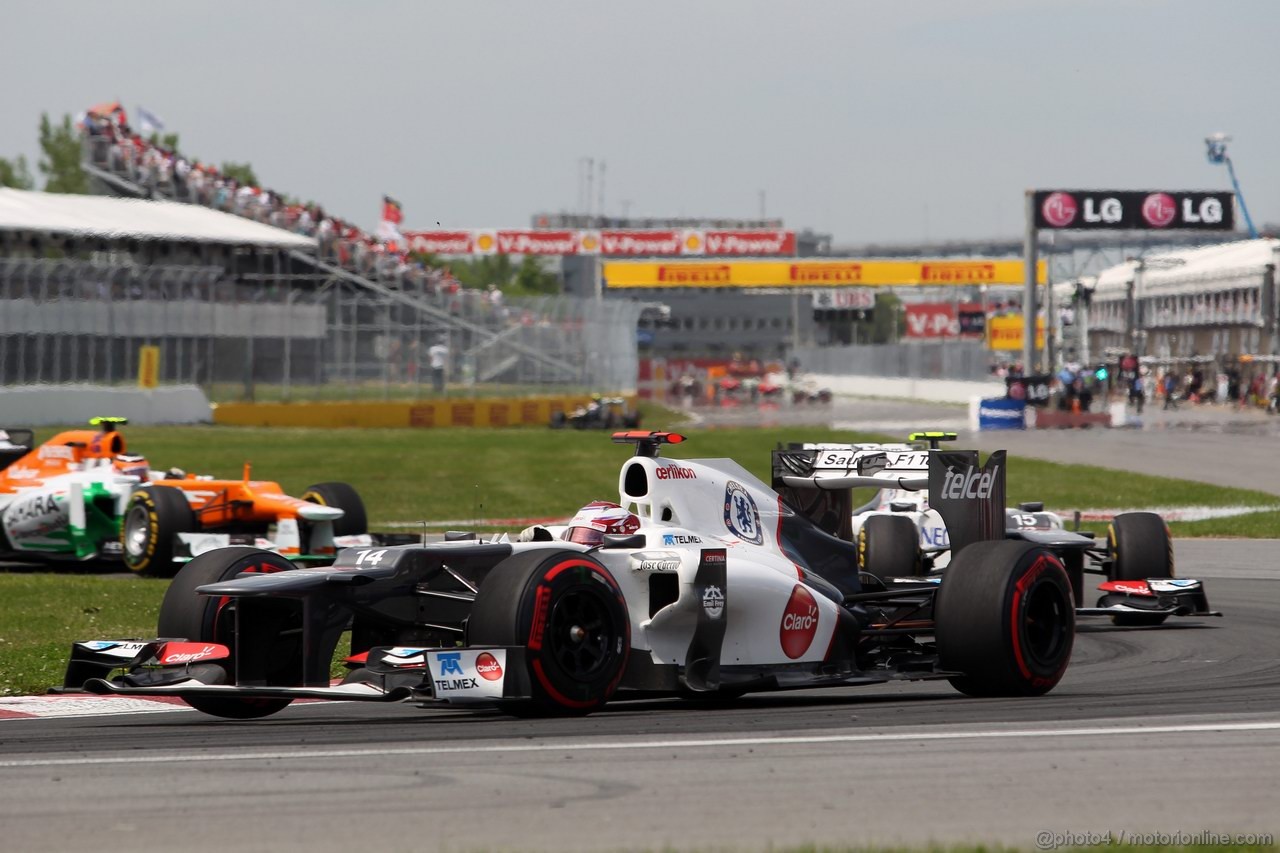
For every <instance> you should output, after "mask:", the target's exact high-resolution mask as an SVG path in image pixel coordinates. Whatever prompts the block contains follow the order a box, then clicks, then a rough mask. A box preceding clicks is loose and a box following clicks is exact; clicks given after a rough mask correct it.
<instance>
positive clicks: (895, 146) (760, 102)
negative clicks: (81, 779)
mask: <svg viewBox="0 0 1280 853" xmlns="http://www.w3.org/2000/svg"><path fill="white" fill-rule="evenodd" d="M0 26H3V28H4V30H6V31H7V32H6V33H5V38H4V43H5V47H4V49H3V50H0V75H2V76H0V79H4V80H6V81H7V83H6V86H5V87H4V92H3V94H0V105H3V109H2V110H0V115H2V116H3V117H4V119H3V122H2V123H0V156H4V157H15V156H17V155H19V154H25V155H26V157H27V159H28V161H29V163H30V164H31V166H32V169H33V170H34V168H35V161H36V159H37V157H38V145H37V142H36V139H37V127H38V124H39V120H40V115H41V113H42V112H48V113H50V114H51V115H52V116H54V117H55V118H57V117H60V116H61V115H62V114H64V113H69V114H72V115H74V114H76V113H78V112H80V111H82V110H84V109H85V108H87V107H88V106H90V105H92V104H95V103H99V102H102V101H108V100H120V101H121V102H122V103H123V104H124V105H125V107H126V108H127V109H128V110H129V111H130V113H131V114H132V113H135V112H136V109H137V107H138V106H139V105H141V106H144V107H146V108H147V109H148V110H149V111H151V112H153V113H155V114H157V115H158V116H160V117H161V118H162V119H163V120H164V122H165V124H166V130H168V131H174V132H177V133H178V134H179V135H180V137H181V147H182V149H183V151H184V152H185V153H187V154H189V155H191V156H194V157H198V158H200V159H202V160H210V161H214V162H217V163H221V162H225V161H236V162H244V161H247V162H249V163H251V164H252V165H253V166H254V169H255V170H256V172H257V175H258V177H259V179H260V180H261V181H262V182H263V184H264V185H266V186H267V187H270V188H272V189H275V190H277V191H279V192H283V193H285V194H287V195H290V196H294V197H298V198H301V199H304V200H314V201H317V202H320V203H321V204H323V205H324V206H325V207H326V208H327V209H328V210H329V211H330V212H332V213H333V214H335V215H337V216H340V217H343V218H346V219H350V220H353V221H355V222H357V223H359V224H361V225H363V226H365V227H367V228H372V227H374V225H375V224H376V221H377V219H378V217H379V211H380V206H381V199H382V196H383V195H384V194H389V195H391V196H394V197H395V198H397V199H399V200H400V201H401V203H402V204H403V206H404V214H405V222H404V227H405V228H406V229H429V228H435V227H436V224H437V223H439V224H440V227H444V228H492V227H524V226H527V225H528V224H529V222H530V218H531V216H532V215H533V214H534V213H535V212H539V211H551V212H558V211H575V210H581V209H582V208H583V207H584V206H585V203H586V202H585V201H584V197H585V196H586V193H585V184H584V181H583V177H582V175H583V162H584V158H588V157H590V158H593V159H594V161H595V162H596V163H597V164H598V163H599V162H600V161H603V162H604V164H605V167H604V187H603V193H601V191H600V189H601V188H600V185H599V183H598V178H597V182H596V183H595V184H594V186H593V191H592V193H591V194H590V205H591V207H592V209H593V210H595V211H596V212H599V211H601V210H602V211H603V212H604V213H605V214H606V215H612V216H620V215H623V214H624V213H629V214H630V215H631V216H655V217H661V216H689V217H741V218H753V217H757V216H759V215H760V214H761V212H762V210H763V212H764V213H765V215H767V216H768V217H771V218H782V219H783V220H784V221H785V223H786V225H787V226H788V227H792V228H796V229H803V228H812V229H814V230H817V231H820V232H824V233H829V234H831V235H833V237H834V240H835V242H836V244H837V245H858V244H865V243H912V242H918V241H939V240H963V239H970V238H973V239H983V238H999V237H1014V238H1016V237H1018V236H1020V235H1021V233H1022V229H1023V223H1022V216H1023V201H1022V197H1023V192H1024V191H1025V190H1026V189H1031V188H1040V189H1050V188H1096V189H1175V190H1176V189H1219V190H1221V189H1230V186H1231V184H1230V180H1229V178H1228V175H1227V171H1226V169H1225V167H1223V166H1220V165H1219V166H1214V165H1211V164H1209V163H1208V162H1207V161H1206V159H1205V156H1204V142H1203V140H1204V137H1205V136H1206V135H1207V134H1209V133H1214V132H1219V131H1222V132H1226V133H1229V134H1231V135H1232V137H1233V140H1232V142H1231V143H1230V145H1229V149H1228V150H1229V154H1230V155H1231V157H1232V160H1233V161H1234V163H1235V166H1236V172H1237V175H1238V177H1239V179H1240V182H1241V186H1242V189H1243V190H1244V194H1245V199H1246V201H1247V203H1248V205H1249V210H1250V213H1251V214H1252V215H1253V219H1254V221H1255V222H1256V223H1257V224H1259V225H1262V224H1263V223H1280V156H1277V155H1278V154H1280V109H1278V108H1277V106H1276V100H1275V92H1276V85H1277V83H1278V82H1280V50H1277V49H1276V46H1275V39H1274V36H1275V33H1276V32H1280V4H1277V3H1275V2H1274V0H1235V1H1234V2H1233V0H1069V2H1068V1H1067V0H1063V1H1062V2H1058V0H1053V2H1051V1H1050V0H911V2H905V0H885V1H884V2H881V0H876V2H865V1H864V0H842V2H825V0H811V1H809V2H801V0H792V2H781V0H773V2H756V1H755V0H703V1H702V2H699V0H684V2H671V0H652V2H614V3H587V2H564V0H537V2H524V3H521V2H506V3H499V2H486V0H473V2H465V3H437V2H429V1H428V0H408V2H364V3H358V4H357V3H349V2H348V3H337V2H327V0H306V2H293V0H269V1H268V2H259V3H249V2H236V0H219V2H172V0H170V2H151V0H112V2H110V3H92V2H87V0H86V2H78V3H73V2H61V0H40V2H30V0H9V2H6V3H5V8H4V14H3V16H2V18H0ZM37 180H38V182H39V176H37ZM37 186H38V188H39V187H41V186H43V184H42V183H38V184H37ZM601 202H603V204H601Z"/></svg>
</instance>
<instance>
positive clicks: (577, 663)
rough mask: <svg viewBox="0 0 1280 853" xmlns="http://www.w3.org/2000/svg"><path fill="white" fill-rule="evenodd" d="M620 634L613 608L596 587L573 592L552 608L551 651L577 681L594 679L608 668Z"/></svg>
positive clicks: (558, 664) (549, 640)
mask: <svg viewBox="0 0 1280 853" xmlns="http://www.w3.org/2000/svg"><path fill="white" fill-rule="evenodd" d="M617 637H618V633H617V629H616V627H615V626H614V624H613V619H612V616H611V614H610V612H609V607H608V605H607V603H606V601H605V600H604V598H603V597H602V596H601V595H600V594H599V593H597V592H596V591H594V590H588V589H581V590H573V591H570V592H568V593H566V594H565V595H563V596H561V597H560V600H559V601H557V602H556V605H555V607H554V608H553V609H552V611H551V619H550V636H549V638H548V642H547V645H548V650H549V651H550V652H551V657H552V659H553V660H554V661H555V662H556V665H557V666H558V668H559V669H560V670H561V671H562V672H563V673H564V674H565V675H566V676H568V677H569V678H571V679H573V680H574V681H582V682H589V681H592V680H593V679H594V678H595V677H597V676H598V675H599V674H600V673H601V671H603V670H604V669H605V668H606V667H608V665H609V663H610V661H611V660H612V659H613V654H614V650H615V649H616V648H617Z"/></svg>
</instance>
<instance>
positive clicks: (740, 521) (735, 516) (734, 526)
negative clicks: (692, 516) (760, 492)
mask: <svg viewBox="0 0 1280 853" xmlns="http://www.w3.org/2000/svg"><path fill="white" fill-rule="evenodd" d="M724 526H725V527H727V528H728V529H729V532H730V533H732V534H733V535H735V536H737V537H738V538H740V539H741V540H742V541H743V542H750V543H751V544H752V545H760V544H762V543H763V542H764V531H763V530H762V529H761V527H760V510H759V509H757V508H756V502H755V501H754V500H752V499H751V495H750V494H749V493H748V492H747V490H746V489H745V488H743V487H742V485H741V484H739V483H735V482H734V481H733V480H730V481H729V483H728V485H727V486H725V490H724Z"/></svg>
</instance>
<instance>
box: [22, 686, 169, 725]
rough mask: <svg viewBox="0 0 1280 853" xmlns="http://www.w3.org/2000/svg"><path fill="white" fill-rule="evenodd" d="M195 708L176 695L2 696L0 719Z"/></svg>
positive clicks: (138, 712) (69, 716) (106, 715)
mask: <svg viewBox="0 0 1280 853" xmlns="http://www.w3.org/2000/svg"><path fill="white" fill-rule="evenodd" d="M190 710H193V709H192V708H191V706H189V705H188V704H187V703H186V702H183V701H182V700H181V699H179V698H177V697H176V696H156V697H147V698H145V699H143V698H139V697H136V696H96V695H93V694H89V693H83V694H82V693H73V694H70V695H65V696H61V695H59V696H0V720H32V719H40V718H45V717H65V718H72V717H109V716H113V715H116V714H154V713H161V712H165V711H190Z"/></svg>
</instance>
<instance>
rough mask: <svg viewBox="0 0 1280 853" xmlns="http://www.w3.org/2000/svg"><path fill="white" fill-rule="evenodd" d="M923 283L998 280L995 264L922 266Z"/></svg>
mask: <svg viewBox="0 0 1280 853" xmlns="http://www.w3.org/2000/svg"><path fill="white" fill-rule="evenodd" d="M920 280H921V281H942V282H954V281H964V282H969V281H972V282H978V283H981V282H984V281H995V280H996V265H995V264H922V265H921V267H920Z"/></svg>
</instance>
